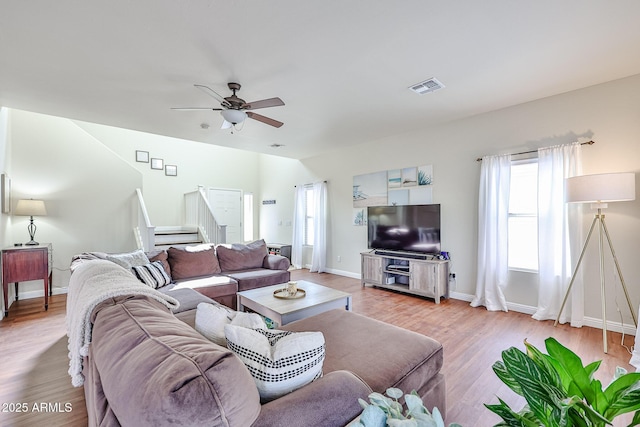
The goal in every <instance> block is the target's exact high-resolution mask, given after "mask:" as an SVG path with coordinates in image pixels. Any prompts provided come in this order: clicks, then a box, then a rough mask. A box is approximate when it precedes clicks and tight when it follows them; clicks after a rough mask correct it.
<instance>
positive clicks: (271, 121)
mask: <svg viewBox="0 0 640 427" xmlns="http://www.w3.org/2000/svg"><path fill="white" fill-rule="evenodd" d="M247 116H249V117H250V118H252V119H253V120H257V121H259V122H262V123H265V124H268V125H270V126H273V127H276V128H279V127H280V126H282V125H283V124H284V123H282V122H279V121H277V120H274V119H271V118H269V117H265V116H263V115H261V114H257V113H253V112H251V111H247Z"/></svg>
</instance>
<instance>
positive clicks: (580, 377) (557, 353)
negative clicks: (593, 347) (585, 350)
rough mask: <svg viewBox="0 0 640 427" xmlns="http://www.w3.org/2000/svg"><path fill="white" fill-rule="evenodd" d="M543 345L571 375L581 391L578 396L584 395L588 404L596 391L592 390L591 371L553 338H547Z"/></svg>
mask: <svg viewBox="0 0 640 427" xmlns="http://www.w3.org/2000/svg"><path fill="white" fill-rule="evenodd" d="M545 345H546V348H547V352H548V353H549V356H551V357H553V358H554V359H555V360H557V361H558V363H560V365H562V367H563V368H564V370H565V371H566V372H567V373H568V374H569V375H571V377H572V379H573V382H574V383H575V386H576V387H577V389H578V390H580V392H581V395H580V397H584V398H585V399H586V400H587V403H589V404H591V402H593V401H594V400H596V393H597V392H594V390H593V388H592V387H591V375H592V374H593V372H589V371H587V370H586V369H585V368H584V366H583V364H582V360H581V359H580V358H579V357H578V356H577V355H576V354H575V353H574V352H572V351H571V350H569V349H568V348H566V347H565V346H563V345H562V344H560V343H559V342H558V341H557V340H556V339H554V338H547V339H546V340H545Z"/></svg>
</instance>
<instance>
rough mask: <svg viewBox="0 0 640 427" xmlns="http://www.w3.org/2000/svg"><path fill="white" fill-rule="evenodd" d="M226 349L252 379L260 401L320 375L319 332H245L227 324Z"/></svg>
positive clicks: (321, 360) (321, 350)
mask: <svg viewBox="0 0 640 427" xmlns="http://www.w3.org/2000/svg"><path fill="white" fill-rule="evenodd" d="M224 332H225V335H226V337H227V347H228V348H229V350H231V351H233V352H234V353H235V354H236V355H237V356H238V357H239V358H240V360H242V362H243V363H244V364H245V366H246V367H247V369H248V370H249V372H250V373H251V376H253V379H254V381H255V382H256V386H257V387H258V392H259V393H260V400H261V401H262V402H267V401H270V400H273V399H276V398H278V397H280V396H284V395H285V394H287V393H290V392H292V391H294V390H296V389H298V388H300V387H302V386H304V385H306V384H309V383H310V382H312V381H313V380H315V379H316V378H320V377H321V376H322V364H323V362H324V353H325V351H324V350H325V348H324V335H322V332H289V331H279V330H275V329H272V330H266V329H247V328H242V327H239V326H235V325H226V326H225V327H224Z"/></svg>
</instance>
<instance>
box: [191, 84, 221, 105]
mask: <svg viewBox="0 0 640 427" xmlns="http://www.w3.org/2000/svg"><path fill="white" fill-rule="evenodd" d="M194 86H195V87H197V88H198V89H200V90H201V91H203V92H204V93H206V94H207V95H209V96H210V97H212V98H215V99H217V100H218V102H220V103H223V102H226V101H225V100H224V97H223V96H220V95H219V94H218V92H216V91H215V90H213V89H211V88H210V87H209V86H205V85H194Z"/></svg>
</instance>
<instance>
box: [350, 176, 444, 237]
mask: <svg viewBox="0 0 640 427" xmlns="http://www.w3.org/2000/svg"><path fill="white" fill-rule="evenodd" d="M432 185H433V165H425V166H411V167H406V168H401V169H390V170H386V171H380V172H373V173H368V174H364V175H356V176H354V177H353V218H352V222H353V225H366V224H367V209H366V208H367V207H368V206H392V205H425V204H430V203H433V190H432V188H433V187H432Z"/></svg>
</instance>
